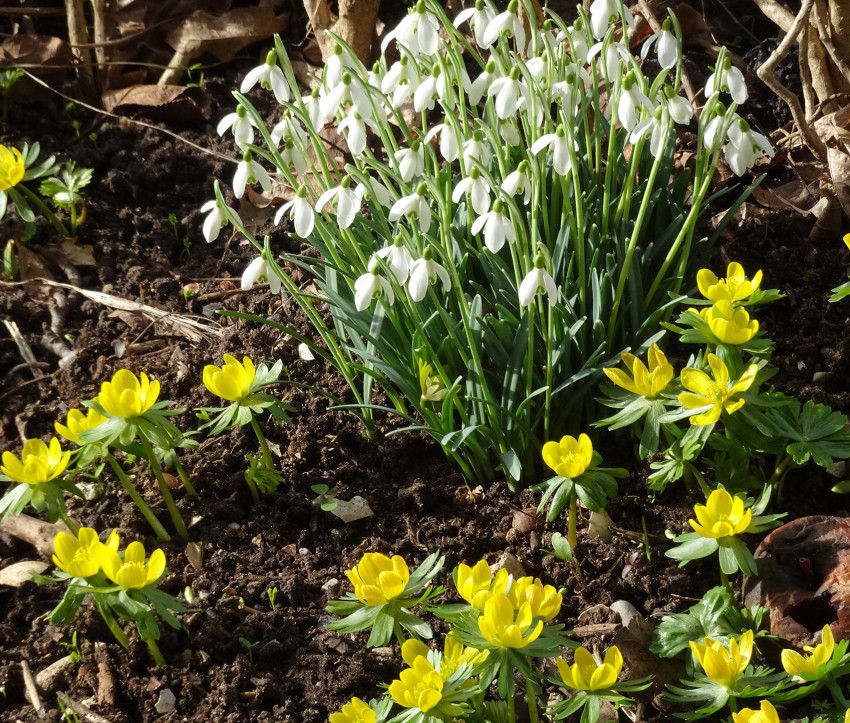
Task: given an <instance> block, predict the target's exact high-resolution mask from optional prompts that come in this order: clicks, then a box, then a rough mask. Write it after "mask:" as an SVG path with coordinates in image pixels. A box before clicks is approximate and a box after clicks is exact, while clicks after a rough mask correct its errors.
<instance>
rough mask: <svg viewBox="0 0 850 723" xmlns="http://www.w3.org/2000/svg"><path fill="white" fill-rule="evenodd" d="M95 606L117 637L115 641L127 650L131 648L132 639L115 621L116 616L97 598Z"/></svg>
mask: <svg viewBox="0 0 850 723" xmlns="http://www.w3.org/2000/svg"><path fill="white" fill-rule="evenodd" d="M95 605H96V606H97V610H98V612H99V613H100V616H101V617H102V618H103V620H104V622H105V623H106V625H107V627H108V628H109V630H110V631H111V632H112V634H113V635H114V636H115V639H116V640H117V641H118V642H119V643H121V645H122V647H124V648H125V649H129V648H130V638H128V637H127V633H125V632H124V631H123V630H122V629H121V626H120V625H119V624H118V621H117V620H116V619H115V616H114V615H113V614H112V612H111V611H110V610H109V608H108V607H107V606H105V605H103V604H101V603H100V602H98V600H97V597H96V596H95Z"/></svg>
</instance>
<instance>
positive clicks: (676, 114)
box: [659, 85, 694, 125]
mask: <svg viewBox="0 0 850 723" xmlns="http://www.w3.org/2000/svg"><path fill="white" fill-rule="evenodd" d="M659 99H660V102H662V103H666V104H667V112H668V113H670V117H671V118H672V119H673V122H674V123H679V124H682V125H684V124H685V123H690V122H691V118H693V117H694V107H693V106H692V105H691V103H690V101H689V100H688V99H687V98H685V97H683V96H681V95H678V94H677V93H676V91H675V90H674V89H673V86H671V85H665V86H663V88H662V90H661V93H660V94H659Z"/></svg>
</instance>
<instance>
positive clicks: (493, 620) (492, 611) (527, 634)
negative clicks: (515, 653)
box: [478, 594, 543, 648]
mask: <svg viewBox="0 0 850 723" xmlns="http://www.w3.org/2000/svg"><path fill="white" fill-rule="evenodd" d="M534 620H535V618H534V615H533V613H532V610H531V605H529V604H528V603H523V604H522V605H521V606H520V608H519V610H517V609H515V608H514V606H513V605H512V604H511V601H510V600H509V599H508V597H507V596H506V595H498V594H497V595H491V596H490V599H489V600H487V602H486V603H485V605H484V612H483V614H482V615H481V616H480V617H479V618H478V629H479V630H480V631H481V634H482V635H483V636H484V638H485V639H486V640H487V641H488V642H489V643H491V644H492V645H495V646H497V647H501V648H524V647H525V646H526V645H528V644H529V643H532V642H534V641H535V640H537V638H538V637H540V633H541V632H543V621H542V620H540V619H539V618H538V619H537V622H536V623H535V622H534Z"/></svg>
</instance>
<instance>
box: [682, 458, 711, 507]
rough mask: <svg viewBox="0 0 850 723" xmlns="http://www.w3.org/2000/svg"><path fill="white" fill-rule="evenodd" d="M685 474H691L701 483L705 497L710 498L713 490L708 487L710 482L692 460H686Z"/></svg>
mask: <svg viewBox="0 0 850 723" xmlns="http://www.w3.org/2000/svg"><path fill="white" fill-rule="evenodd" d="M685 474H686V476H690V477H691V478H693V479H694V480H696V483H697V484H698V485H699V488H700V491H701V492H702V493H703V494H704V495H705V498H706V499H708V498H709V496H710V495H711V490H710V489H709V488H708V484H707V483H706V481H705V477H703V476H702V473H701V472H700V471H699V470H698V469H697V468H696V466H695V465H693V464H692V463H691V462H687V461H686V462H685Z"/></svg>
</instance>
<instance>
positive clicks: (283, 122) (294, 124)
mask: <svg viewBox="0 0 850 723" xmlns="http://www.w3.org/2000/svg"><path fill="white" fill-rule="evenodd" d="M322 123H323V124H324V121H322ZM269 136H271V139H272V143H274V146H275V148H279V147H280V144H281V141H284V140H286V139H287V138H291V139H292V140H293V142H295V143H296V144H297V145H298V146H300V147H301V148H306V147H307V133H306V131H305V130H304V129H303V128H302V127H301V123H299V122H298V119H297V118H295V117H294V116H293V115H292V113H290V112H289V111H288V110H287V111H284V114H283V117H282V118H281V119H280V120H279V121H278V122H277V123H276V124H275V126H274V128H272V130H271V133H270V134H269Z"/></svg>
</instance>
